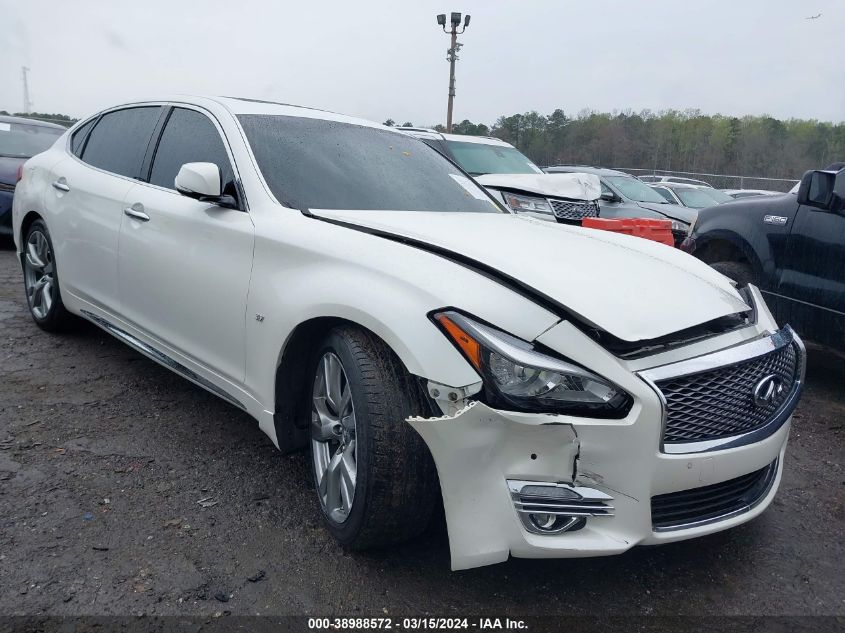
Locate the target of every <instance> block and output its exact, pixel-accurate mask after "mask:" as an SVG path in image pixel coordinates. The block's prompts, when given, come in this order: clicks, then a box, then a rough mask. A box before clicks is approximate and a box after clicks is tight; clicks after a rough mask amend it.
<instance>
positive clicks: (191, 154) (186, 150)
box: [150, 108, 237, 197]
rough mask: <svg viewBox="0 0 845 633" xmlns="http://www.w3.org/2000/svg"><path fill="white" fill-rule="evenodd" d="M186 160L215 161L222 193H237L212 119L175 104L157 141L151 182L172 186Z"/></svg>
mask: <svg viewBox="0 0 845 633" xmlns="http://www.w3.org/2000/svg"><path fill="white" fill-rule="evenodd" d="M185 163H214V164H215V165H217V166H218V167H219V168H220V174H221V180H220V182H221V184H222V185H223V193H224V194H228V195H231V196H235V197H237V190H236V187H235V177H234V172H233V170H232V164H231V162H230V161H229V155H228V154H227V153H226V146H225V145H224V144H223V139H222V138H221V137H220V132H218V131H217V128H216V127H215V125H214V123H212V122H211V119H209V118H208V117H207V116H206V115H204V114H202V113H201V112H197V111H196V110H188V109H187V108H174V109H173V112H172V113H171V114H170V117H169V118H168V119H167V125H165V126H164V132H162V134H161V139H160V140H159V142H158V149H156V153H155V157H154V158H153V168H152V171H151V173H150V183H151V184H153V185H158V186H159V187H166V188H168V189H175V188H176V187H175V185H174V181H175V180H176V174H178V173H179V168H180V167H182V165H184V164H185Z"/></svg>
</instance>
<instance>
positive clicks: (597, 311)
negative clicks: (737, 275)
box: [311, 176, 750, 342]
mask: <svg viewBox="0 0 845 633" xmlns="http://www.w3.org/2000/svg"><path fill="white" fill-rule="evenodd" d="M554 178H558V176H554ZM311 213H312V214H313V215H315V216H317V217H322V218H327V219H333V220H337V221H340V222H343V223H347V224H351V225H355V226H359V227H367V228H370V229H374V230H375V231H377V232H383V233H389V234H392V235H397V236H403V237H407V238H410V239H413V240H415V241H419V242H425V243H427V244H431V245H433V246H436V247H439V248H440V249H445V250H448V251H451V252H454V253H458V254H460V255H462V256H464V257H468V258H470V259H473V260H475V261H478V262H481V263H483V264H485V265H487V266H489V267H491V268H494V269H496V270H498V271H500V272H502V273H504V274H505V275H508V276H510V277H512V278H514V279H516V280H519V281H520V282H522V283H523V284H525V285H527V286H530V287H531V288H533V289H534V290H536V291H538V292H540V293H542V294H544V295H546V296H548V297H551V298H552V299H554V300H555V301H557V302H558V303H560V304H562V305H563V306H565V307H566V309H567V310H568V311H569V312H570V313H572V314H573V315H575V316H577V317H578V318H580V319H583V320H584V321H586V322H587V323H591V324H593V325H595V326H597V327H599V328H601V329H602V330H604V331H606V332H609V333H610V334H612V335H614V336H616V337H617V338H620V339H622V340H624V341H629V342H635V341H641V340H649V339H654V338H658V337H661V336H665V335H668V334H672V333H674V332H678V331H680V330H683V329H686V328H689V327H693V326H695V325H699V324H701V323H705V322H707V321H711V320H713V319H716V318H719V317H722V316H726V315H729V314H734V313H737V312H743V311H746V310H749V309H750V308H749V306H747V305H746V304H745V302H744V301H743V299H742V297H741V296H740V295H739V293H738V292H737V291H736V289H735V288H734V287H733V285H732V284H731V283H730V282H729V281H728V279H727V278H726V277H723V276H722V275H720V274H719V273H717V272H716V271H714V270H713V269H712V268H710V267H709V266H707V265H706V264H704V263H703V262H700V261H699V260H697V259H695V258H694V257H692V256H690V255H687V254H686V253H683V252H681V251H679V250H677V249H675V248H672V247H669V246H665V245H663V244H659V243H657V242H654V241H650V240H645V239H642V238H636V237H630V236H626V235H619V234H615V233H610V232H607V231H598V230H592V229H584V228H580V227H570V226H566V225H563V224H553V223H551V222H544V221H542V220H535V219H533V218H528V217H524V216H520V215H512V214H501V213H431V212H414V211H338V210H316V209H312V210H311ZM467 292H472V289H471V288H468V289H467Z"/></svg>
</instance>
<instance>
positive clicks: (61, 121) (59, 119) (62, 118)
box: [0, 110, 78, 127]
mask: <svg viewBox="0 0 845 633" xmlns="http://www.w3.org/2000/svg"><path fill="white" fill-rule="evenodd" d="M0 115H3V116H16V117H21V118H24V119H36V120H37V121H49V122H50V123H55V124H57V125H63V126H65V127H70V126H71V125H73V124H74V123H76V122H77V121H78V119H72V118H71V117H69V116H68V115H66V114H48V113H47V112H13V113H11V114H10V113H9V112H7V111H6V110H0Z"/></svg>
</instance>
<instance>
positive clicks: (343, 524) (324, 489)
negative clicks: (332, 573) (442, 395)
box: [310, 326, 438, 549]
mask: <svg viewBox="0 0 845 633" xmlns="http://www.w3.org/2000/svg"><path fill="white" fill-rule="evenodd" d="M311 375H312V376H314V382H313V388H312V392H311V403H310V404H311V463H312V467H313V473H314V485H315V486H316V488H317V497H318V499H319V503H320V509H321V510H322V513H323V517H324V518H325V521H326V524H327V526H328V528H329V531H330V532H331V533H332V535H333V536H334V537H335V538H336V539H337V540H338V541H339V542H340V543H341V544H342V545H344V546H346V547H349V548H350V549H365V548H367V547H372V546H379V545H387V544H391V543H397V542H400V541H403V540H407V539H409V538H411V537H413V536H416V535H418V534H419V533H420V532H422V531H423V530H424V529H425V528H426V526H427V525H428V523H429V521H430V519H431V515H432V511H433V509H434V504H435V501H436V500H437V498H438V497H437V488H438V481H437V475H436V470H435V467H434V462H433V460H432V458H431V455H430V453H429V451H428V447H427V446H426V445H425V443H424V442H423V440H422V438H420V436H419V435H418V434H417V432H416V431H414V429H413V428H412V427H411V426H410V425H409V424H408V423H407V422H405V420H406V418H408V417H409V416H413V415H421V414H423V413H424V412H425V410H426V405H425V404H424V401H423V400H422V397H421V395H420V393H419V388H418V387H417V385H416V383H415V382H414V381H413V378H412V377H411V375H410V374H409V373H408V372H407V371H406V370H405V367H404V366H403V365H402V363H401V362H400V361H399V359H398V358H397V357H396V355H395V354H393V352H392V351H391V350H390V349H389V348H388V347H387V346H386V345H385V344H384V343H383V342H382V341H381V340H379V339H378V338H376V337H375V336H374V335H372V334H370V333H369V332H367V331H365V330H363V329H361V328H357V327H348V326H344V327H338V328H335V329H333V330H332V331H331V332H330V333H329V334H328V336H327V337H326V339H325V340H324V341H323V343H322V345H320V346H319V347H318V348H317V353H316V354H315V355H314V361H313V365H312V374H311Z"/></svg>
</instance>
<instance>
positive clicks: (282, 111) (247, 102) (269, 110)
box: [102, 94, 396, 131]
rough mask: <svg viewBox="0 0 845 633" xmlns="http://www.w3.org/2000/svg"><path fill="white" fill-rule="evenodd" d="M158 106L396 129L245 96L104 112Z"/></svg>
mask: <svg viewBox="0 0 845 633" xmlns="http://www.w3.org/2000/svg"><path fill="white" fill-rule="evenodd" d="M156 103H158V104H160V103H173V104H180V103H184V104H188V105H196V106H201V107H203V106H204V107H210V106H212V105H216V106H218V107H221V106H222V107H223V108H225V109H226V110H228V111H229V112H230V113H231V114H233V115H235V116H237V115H239V114H259V115H260V114H266V115H278V116H293V117H302V118H309V119H323V120H326V121H337V122H340V123H350V124H353V125H360V126H364V127H372V128H380V129H384V130H391V131H395V129H396V128H393V127H388V126H386V125H381V124H380V123H376V122H374V121H369V120H367V119H361V118H358V117H353V116H347V115H345V114H339V113H337V112H330V111H329V110H320V109H318V108H310V107H306V106H298V105H293V104H290V103H280V102H277V101H263V100H261V99H249V98H245V97H215V96H205V95H187V94H175V95H173V94H171V95H163V96H156V97H151V98H146V99H138V100H136V101H128V102H124V103H119V104H114V105H112V106H109V107H108V108H103V110H102V112H106V111H108V110H113V109H117V108H125V107H132V106H140V105H144V104H156Z"/></svg>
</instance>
